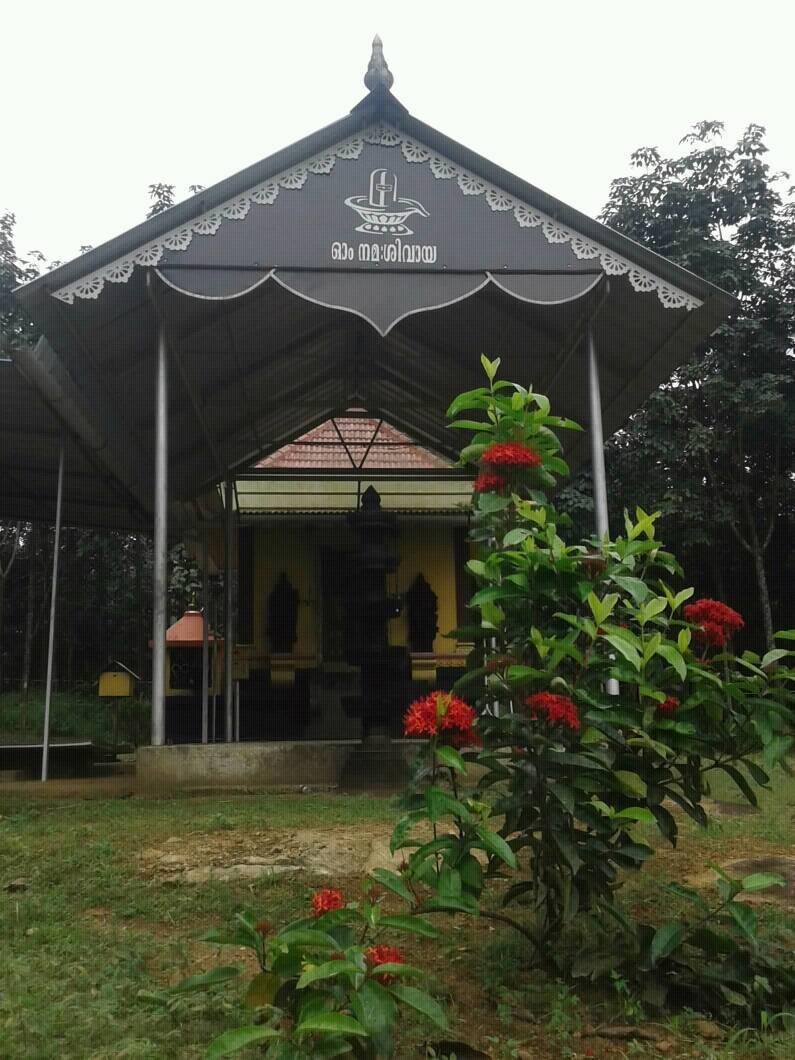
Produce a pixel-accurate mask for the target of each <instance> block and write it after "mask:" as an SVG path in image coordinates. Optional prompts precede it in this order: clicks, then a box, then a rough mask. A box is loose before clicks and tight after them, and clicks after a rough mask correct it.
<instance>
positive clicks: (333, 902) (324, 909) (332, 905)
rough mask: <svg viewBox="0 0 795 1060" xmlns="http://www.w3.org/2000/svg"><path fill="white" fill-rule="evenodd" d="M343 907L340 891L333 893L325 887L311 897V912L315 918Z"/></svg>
mask: <svg viewBox="0 0 795 1060" xmlns="http://www.w3.org/2000/svg"><path fill="white" fill-rule="evenodd" d="M344 906H345V896H344V894H343V893H342V891H333V890H331V889H330V888H329V887H326V888H325V889H324V890H322V891H317V892H316V893H315V894H313V895H312V911H313V912H314V914H315V916H323V914H324V913H332V912H333V911H334V910H335V909H342V908H344Z"/></svg>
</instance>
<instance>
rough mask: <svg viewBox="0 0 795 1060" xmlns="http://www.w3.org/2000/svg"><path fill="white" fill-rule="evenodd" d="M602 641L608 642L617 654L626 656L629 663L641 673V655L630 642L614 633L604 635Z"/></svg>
mask: <svg viewBox="0 0 795 1060" xmlns="http://www.w3.org/2000/svg"><path fill="white" fill-rule="evenodd" d="M602 640H606V641H607V643H608V644H609V645H610V646H611V648H615V649H616V651H617V652H619V653H620V654H621V655H623V656H624V658H625V659H626V660H627V662H628V663H629V664H630V665H631V666H634V668H635V669H636V670H638V671H640V655H639V654H638V651H637V649H636V648H634V647H633V646H632V645H631V644H630V643H629V642H628V641H626V640H625V639H624V638H623V637H619V636H616V634H614V633H603V634H602Z"/></svg>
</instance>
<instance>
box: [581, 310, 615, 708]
mask: <svg viewBox="0 0 795 1060" xmlns="http://www.w3.org/2000/svg"><path fill="white" fill-rule="evenodd" d="M587 343H588V409H589V420H590V434H591V473H592V475H593V509H594V514H595V515H596V533H597V535H598V536H599V538H600V539H601V540H602V541H604V540H605V538H609V537H610V516H609V515H608V510H607V475H606V473H605V438H604V429H603V427H602V394H601V391H600V388H599V361H598V360H597V356H596V343H595V342H594V337H593V324H591V323H589V324H588V335H587ZM605 691H606V692H607V694H608V695H609V696H617V695H618V694H619V686H618V681H616V679H615V678H614V677H609V678H608V679H607V681H606V682H605Z"/></svg>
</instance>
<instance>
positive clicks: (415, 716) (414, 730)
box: [403, 691, 477, 747]
mask: <svg viewBox="0 0 795 1060" xmlns="http://www.w3.org/2000/svg"><path fill="white" fill-rule="evenodd" d="M476 717H477V714H476V713H475V711H474V710H473V709H472V707H470V705H469V704H468V703H465V702H464V701H463V699H460V698H459V697H458V696H456V695H453V693H452V692H438V691H437V692H431V693H430V694H429V695H427V696H423V698H422V699H415V700H414V702H413V703H412V704H411V706H410V707H409V709H408V710H407V711H406V715H405V717H404V718H403V731H404V733H405V734H406V736H438V735H439V733H440V732H443V731H449V732H450V734H451V737H450V742H451V743H452V744H453V745H454V746H456V747H465V746H466V745H467V744H473V743H477V736H476V734H475V732H474V731H473V729H472V726H473V725H474V724H475V718H476Z"/></svg>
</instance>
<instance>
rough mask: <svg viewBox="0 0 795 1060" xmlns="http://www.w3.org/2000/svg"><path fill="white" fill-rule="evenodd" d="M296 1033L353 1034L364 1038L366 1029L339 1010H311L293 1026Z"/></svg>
mask: <svg viewBox="0 0 795 1060" xmlns="http://www.w3.org/2000/svg"><path fill="white" fill-rule="evenodd" d="M295 1033H296V1034H355V1035H357V1036H358V1037H359V1038H366V1037H367V1036H368V1035H367V1031H366V1030H365V1029H364V1027H363V1026H362V1025H361V1023H359V1021H358V1020H355V1019H354V1018H353V1016H344V1015H343V1014H342V1013H341V1012H312V1013H310V1014H309V1015H308V1016H306V1017H302V1018H301V1021H300V1023H299V1024H298V1026H297V1027H296V1028H295Z"/></svg>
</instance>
